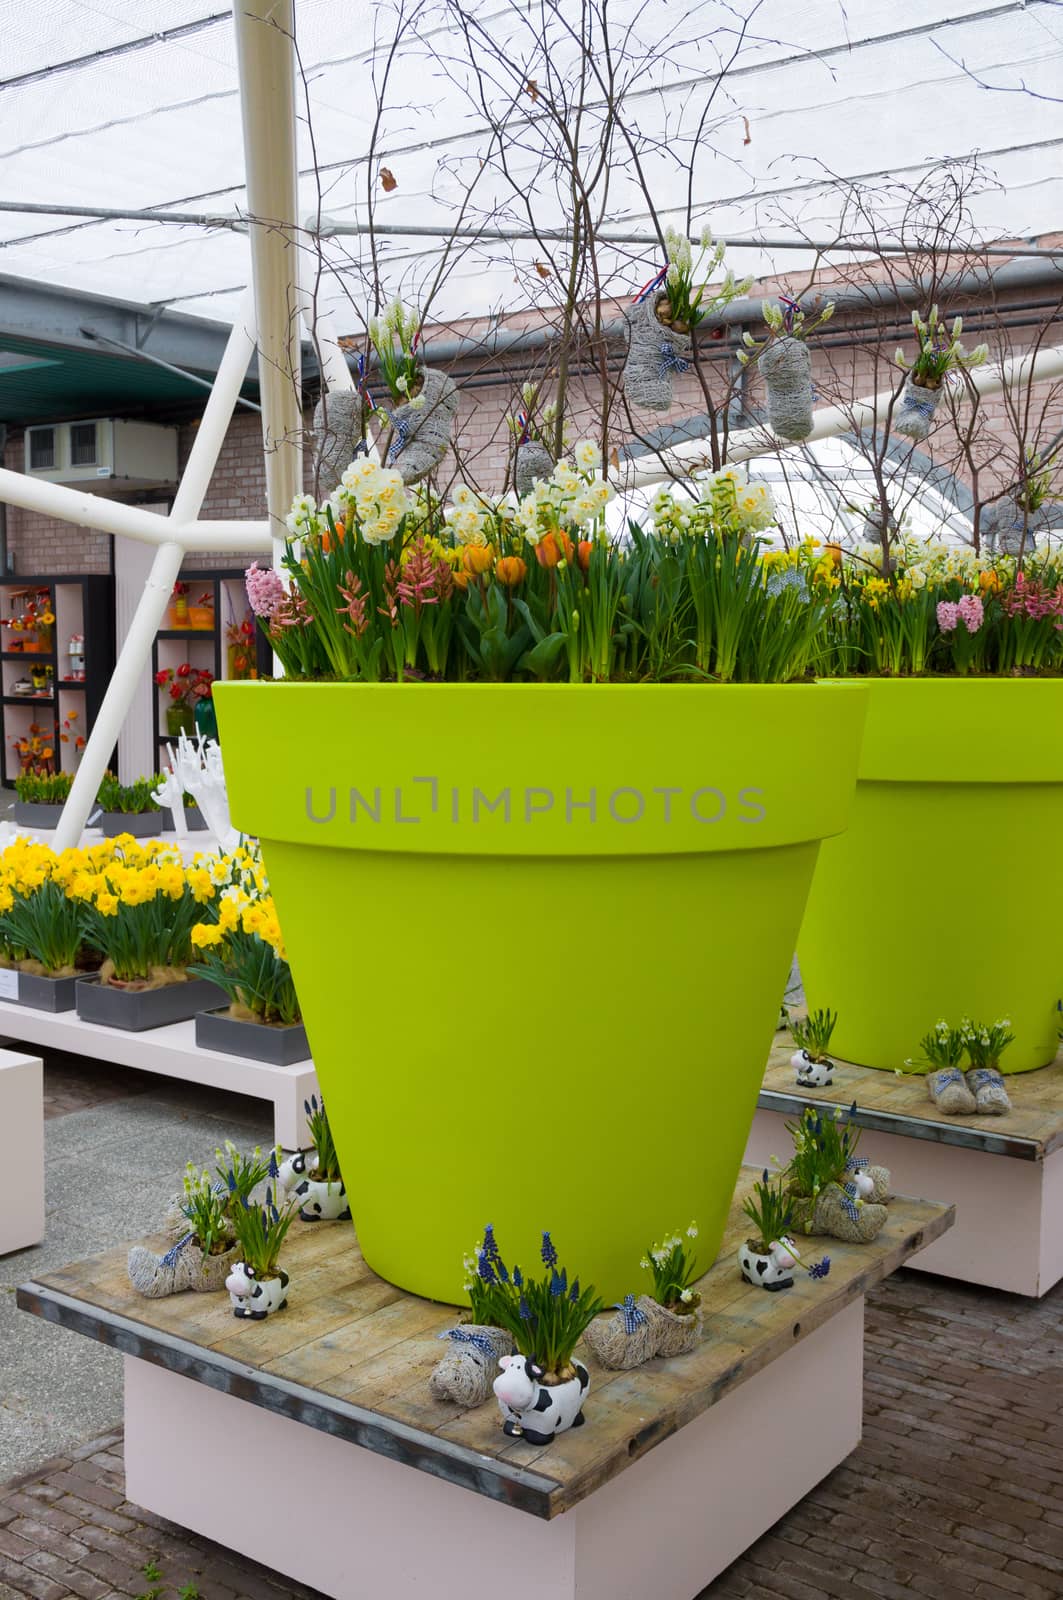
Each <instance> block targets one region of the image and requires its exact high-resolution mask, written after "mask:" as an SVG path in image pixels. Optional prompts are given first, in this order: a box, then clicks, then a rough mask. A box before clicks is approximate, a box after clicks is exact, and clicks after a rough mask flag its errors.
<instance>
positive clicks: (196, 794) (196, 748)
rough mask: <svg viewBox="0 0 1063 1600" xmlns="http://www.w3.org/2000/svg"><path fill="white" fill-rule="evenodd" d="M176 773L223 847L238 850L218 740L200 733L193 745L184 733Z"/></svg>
mask: <svg viewBox="0 0 1063 1600" xmlns="http://www.w3.org/2000/svg"><path fill="white" fill-rule="evenodd" d="M175 771H176V773H177V776H178V778H179V779H180V781H181V784H182V785H183V788H184V790H186V791H187V792H188V793H189V794H190V795H191V796H192V798H193V799H194V800H195V802H196V804H197V805H198V806H199V809H200V811H202V813H203V817H204V820H205V822H206V824H207V827H208V828H209V829H210V831H211V833H212V834H213V835H214V837H215V838H216V839H217V841H218V843H219V844H220V845H221V848H222V849H223V850H235V849H236V846H237V845H238V844H239V843H240V834H239V832H238V831H237V829H235V828H234V827H233V825H232V820H231V818H230V816H229V796H228V794H227V792H226V788H225V772H224V770H223V768H222V764H221V750H220V748H219V747H218V744H217V741H216V740H214V739H204V738H203V736H202V734H200V735H199V736H198V738H197V739H196V742H195V743H194V744H193V742H192V741H191V739H189V738H188V737H187V735H186V734H183V733H182V734H181V737H180V741H179V743H178V746H177V760H176V762H175Z"/></svg>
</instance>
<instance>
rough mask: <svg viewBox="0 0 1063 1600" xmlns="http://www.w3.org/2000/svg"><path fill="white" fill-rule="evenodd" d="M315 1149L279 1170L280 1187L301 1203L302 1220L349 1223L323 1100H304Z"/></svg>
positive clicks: (340, 1175)
mask: <svg viewBox="0 0 1063 1600" xmlns="http://www.w3.org/2000/svg"><path fill="white" fill-rule="evenodd" d="M303 1110H304V1111H305V1113H306V1125H307V1128H308V1129H309V1132H310V1137H311V1139H312V1140H313V1141H314V1147H313V1149H312V1150H300V1151H299V1152H298V1154H297V1155H294V1156H289V1157H288V1159H287V1161H285V1162H283V1163H282V1165H281V1169H280V1186H281V1188H282V1189H283V1190H284V1191H285V1192H286V1193H287V1194H289V1195H291V1196H292V1198H293V1199H295V1200H297V1201H298V1202H299V1217H300V1220H301V1221H303V1222H349V1221H350V1219H351V1208H350V1204H349V1202H348V1200H347V1190H346V1189H345V1188H344V1185H343V1174H342V1172H341V1171H340V1160H339V1156H338V1155H337V1154H336V1146H335V1144H334V1143H333V1139H332V1129H331V1128H330V1127H329V1123H328V1116H327V1114H326V1111H325V1102H324V1100H318V1097H317V1095H316V1094H315V1095H311V1097H310V1099H309V1100H304V1101H303Z"/></svg>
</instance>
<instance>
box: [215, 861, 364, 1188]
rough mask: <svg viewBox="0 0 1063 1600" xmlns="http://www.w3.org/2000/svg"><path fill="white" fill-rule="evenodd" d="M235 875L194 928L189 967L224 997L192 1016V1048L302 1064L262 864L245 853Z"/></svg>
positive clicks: (293, 1000)
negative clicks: (217, 1006) (219, 1005)
mask: <svg viewBox="0 0 1063 1600" xmlns="http://www.w3.org/2000/svg"><path fill="white" fill-rule="evenodd" d="M233 875H234V879H235V881H234V882H233V883H231V884H230V885H228V887H227V891H226V892H225V893H223V896H222V897H221V898H219V899H217V900H215V901H213V902H212V903H209V904H208V905H206V906H205V907H204V911H205V912H207V913H209V920H205V921H202V922H198V923H197V924H196V925H195V927H194V928H193V929H192V947H193V949H194V950H195V952H196V960H195V962H194V964H193V965H192V967H191V968H190V969H189V970H190V971H191V972H192V974H193V975H194V976H195V977H199V978H208V979H209V980H210V981H211V983H213V984H216V985H217V988H218V989H219V990H221V991H222V992H223V993H225V994H226V995H228V997H229V1004H228V1006H227V1007H226V1008H225V1009H224V1010H216V1011H203V1012H200V1013H199V1014H198V1015H197V1016H196V1044H197V1045H198V1046H199V1047H200V1048H201V1049H203V1050H221V1051H225V1052H226V1053H227V1054H229V1055H236V1056H246V1057H248V1058H249V1059H250V1060H252V1061H270V1062H272V1063H273V1064H274V1065H275V1066H290V1065H291V1064H292V1063H293V1062H295V1061H306V1060H307V1059H308V1058H309V1055H310V1047H309V1045H308V1043H307V1038H306V1029H305V1027H304V1026H303V1023H302V1018H301V1015H300V1012H299V1001H298V998H297V996H296V993H295V985H294V983H293V982H292V972H291V967H290V966H289V965H288V960H287V954H286V951H285V948H284V941H283V939H282V937H281V930H280V924H279V922H278V921H277V914H276V911H275V909H274V905H273V899H272V896H270V895H269V894H268V893H265V892H263V888H264V884H265V879H264V877H263V876H261V869H260V865H259V864H258V862H257V861H256V860H255V858H253V857H252V856H251V855H250V853H249V852H245V861H244V862H241V863H238V864H236V865H234V873H233ZM341 1209H345V1206H344V1207H341Z"/></svg>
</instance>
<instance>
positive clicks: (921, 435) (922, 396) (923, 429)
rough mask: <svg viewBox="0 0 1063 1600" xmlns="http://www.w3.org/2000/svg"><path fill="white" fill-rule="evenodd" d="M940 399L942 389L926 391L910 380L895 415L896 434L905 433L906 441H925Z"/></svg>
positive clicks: (905, 386)
mask: <svg viewBox="0 0 1063 1600" xmlns="http://www.w3.org/2000/svg"><path fill="white" fill-rule="evenodd" d="M940 399H941V390H940V389H926V388H924V387H923V385H922V384H920V383H913V382H912V380H911V378H909V379H908V380H907V382H906V383H905V385H904V390H903V392H902V394H901V398H900V400H899V401H898V403H897V409H896V411H895V412H894V413H893V431H894V433H903V434H904V436H905V438H906V439H925V438H926V436H927V434H928V433H929V432H930V428H931V424H932V423H933V421H934V412H935V411H936V410H937V403H938V401H939V400H940Z"/></svg>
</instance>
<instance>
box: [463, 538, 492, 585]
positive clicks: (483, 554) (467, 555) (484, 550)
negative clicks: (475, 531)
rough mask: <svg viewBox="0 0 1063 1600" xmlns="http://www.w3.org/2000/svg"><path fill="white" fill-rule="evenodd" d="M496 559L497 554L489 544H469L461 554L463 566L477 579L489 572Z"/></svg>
mask: <svg viewBox="0 0 1063 1600" xmlns="http://www.w3.org/2000/svg"><path fill="white" fill-rule="evenodd" d="M494 559H495V552H494V551H493V550H492V548H491V546H490V545H489V544H467V545H466V546H465V548H464V549H463V550H462V552H461V564H462V566H463V567H464V568H465V571H466V572H468V573H471V574H472V575H473V577H476V578H478V577H479V576H480V574H481V573H483V572H486V571H487V570H488V568H489V567H490V565H491V563H492V562H493V561H494Z"/></svg>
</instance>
